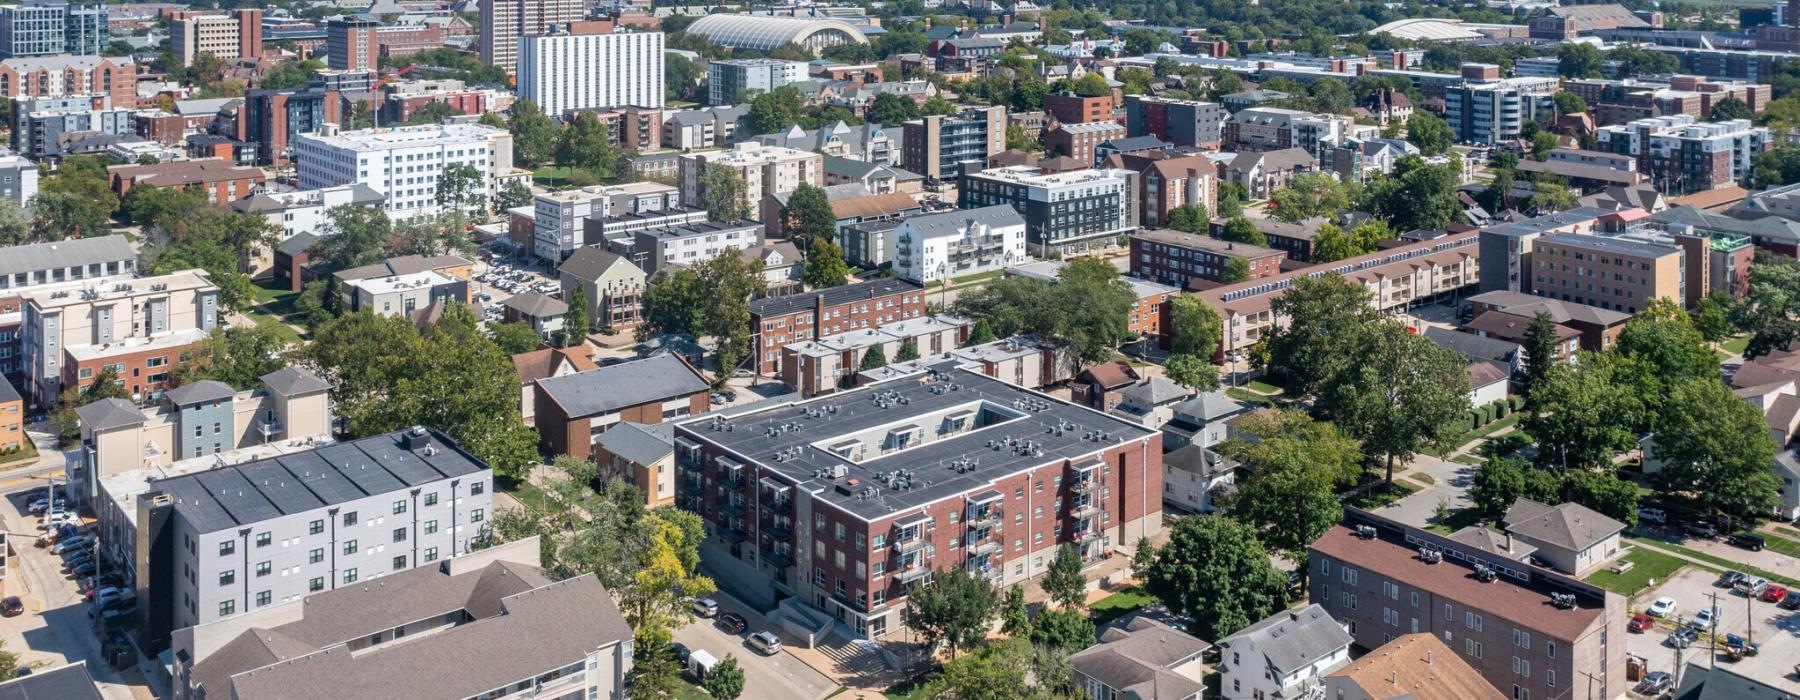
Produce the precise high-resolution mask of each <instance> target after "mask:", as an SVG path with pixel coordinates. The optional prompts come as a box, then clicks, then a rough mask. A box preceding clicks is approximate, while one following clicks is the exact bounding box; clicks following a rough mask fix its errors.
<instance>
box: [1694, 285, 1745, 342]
mask: <svg viewBox="0 0 1800 700" xmlns="http://www.w3.org/2000/svg"><path fill="white" fill-rule="evenodd" d="M1735 303H1736V301H1735V300H1733V299H1732V298H1731V295H1730V294H1726V293H1724V292H1713V293H1712V294H1708V295H1706V296H1705V297H1703V298H1701V299H1700V303H1699V304H1696V305H1694V309H1693V310H1692V311H1690V312H1688V314H1689V316H1690V317H1691V320H1692V322H1693V325H1694V330H1695V331H1696V332H1698V333H1699V334H1700V337H1701V338H1704V339H1705V340H1706V342H1708V343H1717V342H1719V341H1722V340H1725V339H1726V338H1729V337H1731V333H1732V331H1733V330H1735V329H1733V328H1732V326H1731V311H1732V306H1733V305H1734V304H1735Z"/></svg>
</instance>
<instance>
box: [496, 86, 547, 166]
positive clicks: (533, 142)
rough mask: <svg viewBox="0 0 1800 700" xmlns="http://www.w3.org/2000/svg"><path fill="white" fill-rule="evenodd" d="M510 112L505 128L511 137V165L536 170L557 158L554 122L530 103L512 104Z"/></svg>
mask: <svg viewBox="0 0 1800 700" xmlns="http://www.w3.org/2000/svg"><path fill="white" fill-rule="evenodd" d="M512 112H513V116H512V119H511V120H510V121H508V122H507V123H506V128H507V130H508V131H511V132H512V137H513V161H514V163H513V164H514V165H517V166H519V167H523V168H535V167H538V166H540V165H544V164H546V163H549V162H550V159H551V158H553V157H555V156H556V142H557V132H558V129H557V126H556V122H554V121H552V120H551V119H550V117H549V116H548V115H545V114H544V110H543V109H541V108H539V107H538V106H537V103H535V102H532V101H531V100H519V101H518V102H514V103H513V108H512Z"/></svg>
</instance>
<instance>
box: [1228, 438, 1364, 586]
mask: <svg viewBox="0 0 1800 700" xmlns="http://www.w3.org/2000/svg"><path fill="white" fill-rule="evenodd" d="M1221 452H1222V453H1223V454H1225V455H1226V456H1229V457H1231V458H1232V459H1235V460H1237V461H1238V462H1240V463H1242V464H1243V465H1244V466H1245V467H1247V468H1248V477H1247V478H1245V479H1243V480H1241V481H1240V483H1239V485H1238V491H1237V493H1236V494H1235V495H1233V496H1232V498H1231V508H1230V512H1231V516H1232V517H1234V518H1237V519H1238V520H1241V521H1243V522H1246V523H1249V524H1251V525H1253V526H1254V527H1255V528H1256V529H1257V532H1258V535H1259V538H1260V539H1261V541H1262V542H1263V544H1265V545H1267V546H1268V547H1271V548H1273V549H1275V550H1278V551H1280V552H1281V553H1282V554H1284V555H1285V556H1287V557H1288V558H1290V559H1292V560H1294V561H1303V560H1304V559H1305V558H1306V548H1307V547H1308V546H1310V545H1311V544H1312V543H1313V541H1314V540H1317V539H1318V538H1319V536H1320V535H1322V534H1325V531H1326V530H1328V529H1330V528H1331V526H1332V524H1334V523H1336V522H1337V521H1338V520H1340V519H1342V518H1343V515H1344V509H1343V506H1342V505H1341V504H1340V503H1339V502H1338V496H1337V494H1338V492H1339V491H1340V490H1342V489H1345V488H1348V487H1350V486H1352V485H1354V484H1355V483H1356V478H1357V475H1358V474H1359V473H1360V472H1361V470H1362V449H1361V448H1360V446H1359V445H1358V444H1357V442H1356V440H1354V439H1351V438H1350V437H1349V436H1346V435H1344V434H1343V432H1342V431H1339V430H1338V429H1337V426H1334V425H1332V424H1330V423H1326V422H1323V421H1315V420H1313V419H1312V418H1311V417H1310V416H1307V415H1306V414H1305V413H1303V412H1300V411H1292V410H1285V411H1278V412H1275V413H1271V414H1260V415H1254V416H1251V417H1249V418H1246V419H1244V421H1243V423H1242V426H1241V430H1240V432H1239V434H1238V435H1236V436H1233V437H1232V438H1231V439H1229V440H1227V441H1226V442H1225V444H1224V446H1223V447H1222V448H1221ZM1301 571H1302V572H1304V571H1305V568H1304V567H1302V569H1301Z"/></svg>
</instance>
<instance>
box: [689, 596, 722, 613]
mask: <svg viewBox="0 0 1800 700" xmlns="http://www.w3.org/2000/svg"><path fill="white" fill-rule="evenodd" d="M694 614H695V615H699V616H701V617H712V616H714V615H717V614H719V601H716V600H713V599H711V598H695V599H694Z"/></svg>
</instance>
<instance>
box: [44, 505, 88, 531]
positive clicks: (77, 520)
mask: <svg viewBox="0 0 1800 700" xmlns="http://www.w3.org/2000/svg"><path fill="white" fill-rule="evenodd" d="M80 524H81V516H79V515H76V514H74V513H71V512H69V511H66V510H59V511H56V512H54V513H51V514H49V515H46V516H44V519H43V522H40V523H38V529H39V530H51V529H55V528H58V527H61V526H63V525H80Z"/></svg>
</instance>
